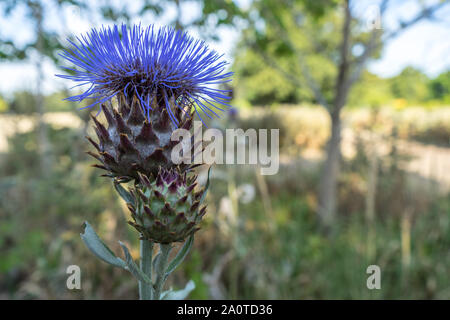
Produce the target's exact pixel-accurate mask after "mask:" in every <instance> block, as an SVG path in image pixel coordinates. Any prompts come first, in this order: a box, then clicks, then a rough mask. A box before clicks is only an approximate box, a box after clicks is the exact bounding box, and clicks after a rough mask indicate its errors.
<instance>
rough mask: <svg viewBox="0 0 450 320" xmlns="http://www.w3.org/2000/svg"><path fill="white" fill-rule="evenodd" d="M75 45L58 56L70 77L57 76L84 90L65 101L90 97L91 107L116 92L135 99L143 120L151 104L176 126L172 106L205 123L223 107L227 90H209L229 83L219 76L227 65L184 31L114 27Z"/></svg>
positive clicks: (176, 122)
mask: <svg viewBox="0 0 450 320" xmlns="http://www.w3.org/2000/svg"><path fill="white" fill-rule="evenodd" d="M76 40H77V41H75V42H74V41H70V40H69V41H70V43H71V45H72V46H73V48H72V49H71V50H67V51H65V52H64V53H63V54H62V57H64V58H65V59H67V60H68V61H70V62H71V63H72V64H74V65H75V67H76V68H66V69H68V70H71V71H72V72H73V74H72V75H57V76H59V77H61V78H65V79H70V80H73V81H75V82H78V83H79V84H78V86H83V85H89V88H88V89H87V90H86V91H84V92H83V93H81V94H79V95H74V96H72V97H69V98H67V99H68V100H70V101H82V100H83V99H86V98H92V99H94V100H95V102H94V103H93V104H91V105H89V106H87V107H91V106H94V105H96V104H99V103H102V102H105V101H107V100H109V99H111V98H113V97H114V96H116V95H117V94H119V93H123V94H124V95H125V97H130V101H131V99H132V97H133V96H134V95H136V96H137V97H138V98H139V100H140V102H141V106H142V108H143V109H144V110H143V111H144V112H145V113H146V114H147V115H148V114H149V112H150V111H151V110H152V108H154V106H155V103H154V102H155V101H156V105H157V106H158V107H160V108H165V109H166V110H167V112H168V114H169V117H170V119H171V121H172V122H173V123H174V124H176V125H178V119H177V118H176V117H175V116H174V110H173V109H172V108H173V106H175V107H176V108H179V109H181V110H183V111H185V112H186V111H188V112H190V111H191V109H192V108H194V109H195V111H202V113H204V114H206V115H207V116H208V117H209V118H211V115H213V114H214V115H217V114H216V113H215V111H214V109H219V110H222V109H221V108H220V107H219V106H220V105H222V106H228V104H227V102H228V101H229V100H230V98H229V97H228V95H227V94H226V92H227V91H228V90H221V89H218V88H214V87H211V86H214V85H220V84H223V83H225V82H228V81H230V79H229V78H230V76H231V75H232V73H231V72H227V73H224V70H225V67H226V65H227V63H226V62H225V61H224V60H222V56H221V55H219V54H218V53H216V52H215V51H213V50H210V49H209V48H208V46H207V45H206V44H205V43H204V42H203V41H200V40H195V39H194V38H192V37H190V36H189V35H188V34H187V33H186V32H182V31H176V30H175V29H172V28H168V27H163V28H159V29H157V28H155V27H154V26H149V27H147V28H143V27H141V26H140V25H134V26H132V27H131V28H127V26H126V25H122V26H121V27H118V26H116V25H115V26H114V27H108V28H105V27H102V28H101V29H100V30H96V29H92V30H91V31H90V32H89V33H87V34H85V35H82V36H81V38H80V37H77V38H76ZM172 99H173V100H172ZM171 100H172V101H174V103H172V104H171V103H170V101H171ZM87 107H85V108H87ZM197 114H198V115H199V117H200V119H202V118H201V115H200V114H199V113H198V112H197ZM202 121H203V119H202Z"/></svg>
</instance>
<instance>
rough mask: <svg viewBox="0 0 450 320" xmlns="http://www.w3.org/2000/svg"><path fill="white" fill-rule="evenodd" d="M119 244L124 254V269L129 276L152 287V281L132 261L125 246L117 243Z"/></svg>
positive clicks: (120, 242)
mask: <svg viewBox="0 0 450 320" xmlns="http://www.w3.org/2000/svg"><path fill="white" fill-rule="evenodd" d="M119 244H120V246H121V247H122V250H123V253H124V254H125V261H126V267H125V269H127V270H128V271H130V272H131V274H132V275H133V276H134V277H135V278H136V279H137V280H138V281H142V282H145V283H147V284H149V285H153V283H152V280H151V279H150V278H149V277H148V276H147V275H146V274H145V273H144V272H142V270H141V269H140V268H139V267H138V266H137V265H136V263H135V262H134V261H133V257H132V256H131V254H130V252H129V251H128V248H127V247H126V245H125V244H124V243H123V242H122V241H119Z"/></svg>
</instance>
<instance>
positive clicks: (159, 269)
mask: <svg viewBox="0 0 450 320" xmlns="http://www.w3.org/2000/svg"><path fill="white" fill-rule="evenodd" d="M159 247H160V251H161V256H160V258H159V263H158V265H157V266H156V270H155V271H156V283H155V286H154V288H155V294H154V296H153V300H160V299H161V292H162V288H163V286H164V282H165V281H166V278H167V277H166V268H167V262H168V260H169V254H170V250H172V245H171V244H170V243H169V244H160V245H159Z"/></svg>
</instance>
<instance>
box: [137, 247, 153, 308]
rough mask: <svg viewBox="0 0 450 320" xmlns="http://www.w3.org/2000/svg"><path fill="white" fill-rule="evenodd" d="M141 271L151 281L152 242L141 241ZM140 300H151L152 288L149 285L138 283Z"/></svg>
mask: <svg viewBox="0 0 450 320" xmlns="http://www.w3.org/2000/svg"><path fill="white" fill-rule="evenodd" d="M140 253H141V270H142V271H143V272H144V273H145V274H146V275H147V276H148V277H149V278H150V279H151V278H152V255H153V241H149V240H141V248H140ZM139 298H140V300H151V299H152V298H153V288H152V286H151V285H150V284H147V283H144V282H143V281H139Z"/></svg>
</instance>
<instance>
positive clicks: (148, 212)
mask: <svg viewBox="0 0 450 320" xmlns="http://www.w3.org/2000/svg"><path fill="white" fill-rule="evenodd" d="M196 178H197V176H195V175H192V176H191V177H189V178H187V177H186V173H184V174H182V173H181V172H180V171H179V170H178V169H170V170H167V169H162V168H161V169H160V171H159V173H158V175H157V178H156V180H154V181H152V182H151V181H150V180H149V179H148V178H147V177H146V176H144V175H140V183H139V184H137V185H136V187H135V188H134V189H132V193H131V194H132V197H133V199H134V203H135V205H134V206H133V205H129V206H128V208H129V209H130V211H131V215H132V217H133V220H134V221H130V222H129V224H130V225H132V226H133V227H135V228H136V230H138V231H139V232H140V233H141V234H142V237H143V238H144V239H147V240H152V241H154V242H158V243H171V242H177V241H183V240H184V239H186V238H187V237H189V236H190V235H191V234H193V233H194V232H196V231H197V230H198V229H199V223H200V221H201V219H202V217H203V216H204V215H205V213H206V207H205V206H203V207H201V200H202V196H203V194H204V192H205V191H204V189H200V190H198V191H196V190H195V186H196V184H197V183H196Z"/></svg>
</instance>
